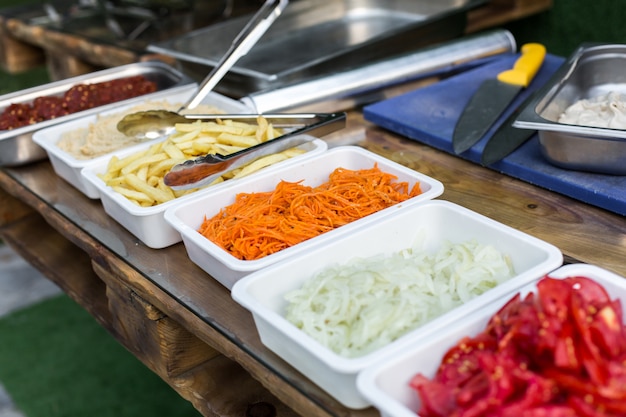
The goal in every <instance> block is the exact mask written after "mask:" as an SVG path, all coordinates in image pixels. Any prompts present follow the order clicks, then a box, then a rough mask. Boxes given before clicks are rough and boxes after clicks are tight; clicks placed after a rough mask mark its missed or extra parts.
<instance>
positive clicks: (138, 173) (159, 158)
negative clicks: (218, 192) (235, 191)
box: [99, 116, 304, 207]
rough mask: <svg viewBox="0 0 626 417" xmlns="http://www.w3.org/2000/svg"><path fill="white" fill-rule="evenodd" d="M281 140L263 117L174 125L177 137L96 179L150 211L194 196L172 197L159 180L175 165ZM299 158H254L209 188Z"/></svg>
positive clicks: (112, 165) (115, 163)
mask: <svg viewBox="0 0 626 417" xmlns="http://www.w3.org/2000/svg"><path fill="white" fill-rule="evenodd" d="M281 134H282V131H281V130H280V129H275V128H274V127H273V126H272V124H271V123H268V121H267V119H265V118H264V117H262V116H259V117H258V118H257V125H254V124H249V123H242V122H238V121H233V120H220V119H218V120H216V121H210V122H202V121H198V122H194V123H185V124H178V125H176V132H175V133H174V134H172V135H171V136H170V137H168V138H167V139H166V140H165V141H163V142H159V143H155V144H153V145H152V146H150V147H149V148H147V149H145V150H143V151H139V152H136V153H133V154H131V155H128V156H126V157H124V158H118V157H116V156H113V157H112V158H111V160H110V161H109V164H108V166H107V170H106V172H104V173H102V174H99V177H100V178H101V179H102V180H103V181H104V182H105V183H106V184H107V185H108V186H110V187H111V188H112V189H113V190H114V191H116V192H118V193H120V194H121V195H123V196H124V197H126V198H127V199H129V200H130V201H132V202H133V203H135V204H137V205H139V206H142V207H151V206H155V205H158V204H162V203H165V202H167V201H170V200H173V199H175V198H177V197H180V196H183V195H186V194H189V193H192V192H194V191H196V190H197V189H193V190H184V191H177V190H173V189H172V188H170V187H168V186H167V185H165V183H164V182H163V177H164V176H165V174H167V173H168V172H169V170H170V169H171V168H172V167H173V166H174V165H177V164H180V163H182V162H184V161H186V160H188V159H195V158H197V157H199V156H201V155H206V154H222V155H228V154H231V153H233V152H238V151H240V150H242V149H245V148H248V147H250V146H254V145H257V144H259V143H262V142H266V141H268V140H270V139H274V138H276V137H278V136H280V135H281ZM303 152H304V151H302V150H299V149H295V148H294V149H288V150H286V151H283V152H280V153H276V154H272V155H268V156H265V157H262V158H259V159H257V160H256V161H253V162H251V163H250V164H248V165H246V166H244V167H241V168H239V169H236V170H233V171H231V172H228V173H225V174H224V175H222V176H221V177H220V178H218V179H216V180H215V181H214V182H213V183H211V184H209V186H211V185H214V184H217V183H220V182H223V181H226V180H229V179H234V178H241V177H244V176H246V175H250V174H251V173H253V172H256V171H258V170H260V169H262V168H264V167H267V166H269V165H272V164H275V163H277V162H280V161H283V160H285V159H288V158H291V157H293V156H296V155H299V154H301V153H303Z"/></svg>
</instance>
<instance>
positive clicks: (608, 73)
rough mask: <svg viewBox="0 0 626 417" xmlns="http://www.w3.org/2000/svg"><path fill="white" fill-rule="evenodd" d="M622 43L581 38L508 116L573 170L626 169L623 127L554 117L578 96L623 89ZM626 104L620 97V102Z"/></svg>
mask: <svg viewBox="0 0 626 417" xmlns="http://www.w3.org/2000/svg"><path fill="white" fill-rule="evenodd" d="M625 65H626V45H620V44H599V43H584V44H582V45H581V46H579V47H578V48H577V49H576V51H574V53H573V54H572V55H571V56H570V57H569V58H568V60H567V61H566V62H565V63H564V64H563V65H562V66H561V68H560V69H559V70H558V71H557V72H556V73H555V74H554V76H553V77H552V78H551V79H550V81H548V83H546V85H545V86H544V87H543V88H542V89H541V90H539V91H537V93H536V94H535V95H534V97H533V99H532V100H531V101H530V102H529V103H528V105H526V106H525V107H524V109H523V110H522V112H521V113H520V115H519V116H518V117H517V119H516V121H515V122H514V124H513V125H514V126H515V127H518V128H523V129H535V130H537V131H538V133H539V143H540V149H541V152H542V154H543V156H544V157H545V158H546V159H547V160H548V161H549V162H550V163H552V164H553V165H556V166H559V167H561V168H566V169H573V170H579V171H590V172H597V173H604V174H614V175H626V129H613V128H605V127H593V126H582V125H577V124H566V123H561V122H559V119H560V116H561V115H562V114H563V113H564V112H565V110H567V109H568V108H569V107H570V106H571V105H574V104H575V103H577V102H578V101H580V100H585V99H593V98H597V97H601V96H603V95H606V94H608V93H620V94H624V95H626V72H624V66H625ZM625 104H626V103H625Z"/></svg>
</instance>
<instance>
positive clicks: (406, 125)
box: [363, 54, 626, 215]
mask: <svg viewBox="0 0 626 417" xmlns="http://www.w3.org/2000/svg"><path fill="white" fill-rule="evenodd" d="M518 57H519V55H517V54H505V55H503V56H502V57H501V58H498V59H496V60H493V61H491V62H489V63H487V64H484V65H482V66H480V67H478V68H474V69H471V70H469V71H466V72H464V73H461V74H459V75H455V76H453V77H450V78H448V79H445V80H442V81H440V82H437V83H434V84H431V85H429V86H426V87H423V88H420V89H418V90H415V91H412V92H410V93H406V94H403V95H400V96H397V97H394V98H391V99H387V100H384V101H380V102H378V103H374V104H371V105H369V106H366V107H365V108H364V109H363V114H364V117H365V119H366V120H369V121H370V122H372V123H374V124H377V125H378V126H381V127H383V128H385V129H388V130H391V131H393V132H395V133H397V134H400V135H402V136H405V137H407V138H410V139H413V140H416V141H419V142H422V143H425V144H427V145H430V146H432V147H434V148H437V149H440V150H443V151H445V152H448V153H451V154H454V151H453V149H452V133H453V131H454V126H455V125H456V122H457V120H458V119H459V117H460V115H461V113H462V111H463V109H464V108H465V105H466V104H467V103H468V102H469V100H470V98H471V97H472V95H473V94H474V93H475V92H476V90H477V89H478V87H479V86H480V84H481V82H482V81H484V80H486V79H489V78H494V77H495V76H496V75H497V74H498V73H499V72H500V71H503V70H505V69H507V68H510V67H511V66H512V65H513V63H514V61H515V59H517V58H518ZM563 62H564V59H563V58H561V57H557V56H554V55H551V54H547V55H546V60H545V61H544V63H543V65H542V67H541V69H540V70H539V72H538V73H537V75H536V77H535V79H534V80H533V82H532V83H531V85H530V86H529V87H528V88H527V89H526V90H523V91H522V92H521V93H520V94H519V96H518V97H517V98H516V99H515V101H514V102H513V103H512V105H511V106H509V108H508V109H507V111H506V112H505V113H504V114H503V115H502V117H500V119H499V120H498V121H497V122H496V123H495V124H494V126H492V128H491V129H490V130H489V131H488V132H487V133H486V134H485V136H484V137H483V138H482V139H481V140H480V141H479V142H478V143H477V144H476V145H474V146H473V147H472V148H471V149H469V150H468V151H466V152H464V153H463V154H461V155H459V157H460V158H464V159H467V160H469V161H472V162H475V163H477V164H480V157H481V154H482V151H483V149H484V147H485V144H486V143H487V140H488V139H489V138H490V137H491V136H492V135H493V134H494V132H495V131H496V130H497V128H498V127H499V126H500V125H501V124H502V123H503V122H504V120H506V118H507V117H508V116H509V114H510V113H512V112H513V110H514V109H515V108H516V107H518V106H519V105H520V104H521V103H522V102H523V100H524V99H525V98H526V97H527V96H528V95H530V94H531V93H532V92H533V91H535V90H537V89H538V88H540V87H541V86H543V85H544V84H545V83H546V82H547V81H548V80H549V79H550V77H551V76H552V75H553V74H554V72H555V71H556V70H557V69H558V68H559V67H560V66H561V64H562V63H563ZM490 168H492V169H494V170H498V171H500V172H502V173H503V174H506V175H509V176H511V177H515V178H518V179H521V180H523V181H526V182H529V183H531V184H534V185H537V186H540V187H543V188H546V189H548V190H551V191H554V192H558V193H561V194H564V195H567V196H570V197H572V198H575V199H577V200H580V201H584V202H585V203H588V204H591V205H594V206H597V207H601V208H603V209H606V210H609V211H612V212H614V213H618V214H621V215H626V176H612V175H604V174H595V173H587V172H580V171H572V170H566V169H562V168H559V167H556V166H554V165H552V164H550V163H548V162H547V161H546V160H545V159H544V158H543V156H542V155H541V151H540V149H539V140H538V137H537V135H536V134H535V135H534V136H533V137H532V138H531V139H530V140H529V141H527V142H526V143H525V144H524V145H522V146H521V147H520V148H518V149H517V150H516V151H515V152H513V153H511V154H510V155H509V156H507V157H506V158H504V159H503V160H501V161H499V162H497V163H495V164H493V165H491V166H490Z"/></svg>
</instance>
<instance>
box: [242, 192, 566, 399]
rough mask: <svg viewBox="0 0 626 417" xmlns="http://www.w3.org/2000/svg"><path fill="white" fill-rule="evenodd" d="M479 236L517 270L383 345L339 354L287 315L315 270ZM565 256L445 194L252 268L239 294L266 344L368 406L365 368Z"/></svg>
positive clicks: (338, 393)
mask: <svg viewBox="0 0 626 417" xmlns="http://www.w3.org/2000/svg"><path fill="white" fill-rule="evenodd" d="M472 239H475V240H476V241H477V242H480V243H485V244H493V245H494V246H496V247H497V248H498V250H500V251H501V252H503V253H505V254H507V255H509V256H510V258H511V261H512V264H513V267H514V270H515V273H516V275H515V276H514V277H512V278H510V279H509V280H508V281H505V282H503V283H501V284H500V285H498V286H496V287H495V288H493V289H491V290H489V291H487V292H485V293H483V294H482V295H480V296H478V297H476V298H474V299H473V300H471V301H469V302H467V303H466V304H464V305H462V306H461V307H458V308H456V309H454V310H452V311H450V312H448V313H446V314H444V315H442V316H440V317H439V318H436V319H434V320H432V321H430V322H429V323H426V324H424V325H422V326H421V327H419V328H417V329H415V330H414V331H412V332H409V333H407V334H405V335H404V336H402V337H400V338H399V339H397V340H395V341H394V342H392V343H390V344H388V345H387V346H385V347H383V348H381V349H378V350H377V351H374V352H372V353H369V354H367V355H364V356H361V357H357V358H346V357H343V356H340V355H338V354H336V353H334V352H333V351H332V350H330V349H328V348H326V347H324V346H323V345H322V344H320V343H318V342H316V341H315V340H314V339H313V338H311V337H309V336H308V335H306V334H305V333H304V332H303V331H301V330H299V329H298V328H296V327H295V326H294V325H292V324H291V323H289V322H288V321H287V320H286V319H285V318H284V314H285V313H284V309H285V307H286V305H287V303H286V301H285V300H284V295H285V294H286V293H287V292H289V291H291V290H294V289H297V288H300V287H301V286H302V284H303V282H305V280H307V279H309V278H311V277H312V276H313V275H314V274H315V272H316V271H319V270H320V269H322V268H325V267H327V266H329V265H333V264H342V263H345V262H347V261H348V260H350V259H352V258H356V257H368V256H373V255H376V254H385V253H387V254H389V253H393V252H398V251H400V250H402V249H406V248H410V247H412V246H413V245H414V244H415V243H416V241H417V242H427V244H426V248H425V249H426V250H429V251H433V252H434V251H436V250H437V249H438V248H439V247H441V246H442V245H443V243H444V242H446V241H449V242H452V243H461V242H465V241H467V240H472ZM562 259H563V258H562V254H561V252H560V251H559V250H558V249H557V248H555V247H554V246H552V245H550V244H548V243H546V242H543V241H541V240H539V239H536V238H534V237H532V236H529V235H527V234H525V233H522V232H520V231H518V230H515V229H512V228H510V227H508V226H505V225H503V224H501V223H498V222H495V221H493V220H491V219H489V218H486V217H484V216H482V215H479V214H477V213H475V212H472V211H470V210H468V209H465V208H463V207H461V206H458V205H455V204H452V203H449V202H446V201H438V200H433V201H424V202H422V203H421V204H415V205H413V206H408V207H403V208H401V209H399V210H397V211H395V212H394V213H393V214H391V215H388V216H386V217H384V218H379V219H377V221H376V222H375V223H369V224H367V225H363V226H361V227H359V228H358V229H353V230H352V231H351V233H346V234H343V235H342V236H341V237H337V238H335V239H334V240H327V241H325V242H324V245H323V246H322V245H317V246H316V247H315V248H307V250H306V251H304V250H303V251H300V252H298V254H297V255H296V254H295V253H294V254H291V255H290V257H289V258H288V259H287V260H285V261H283V262H280V263H277V264H275V265H272V266H270V267H268V268H266V269H263V270H260V271H258V272H255V273H253V274H250V275H248V276H247V277H245V278H243V279H241V280H240V281H238V282H237V283H236V284H235V285H234V287H233V289H232V297H233V299H234V300H235V301H237V302H238V303H240V304H241V305H243V306H244V307H246V308H247V309H248V310H250V311H251V312H252V314H253V317H254V320H255V323H256V326H257V329H258V332H259V335H260V337H261V341H262V342H263V344H264V345H266V346H267V347H268V348H270V349H271V350H272V351H274V352H276V353H277V354H278V355H280V356H281V357H282V358H283V359H285V360H286V361H287V362H289V363H290V364H291V365H292V366H294V367H295V368H296V369H298V370H299V371H301V372H302V373H303V374H304V375H306V376H307V377H309V378H310V379H311V380H312V381H313V382H315V383H316V384H318V385H319V386H320V387H321V388H323V389H324V390H326V391H327V392H328V393H329V394H330V395H332V396H333V397H335V398H336V399H337V400H338V401H340V402H341V403H343V404H344V405H346V406H347V407H350V408H364V407H367V406H369V405H370V404H371V403H372V399H371V398H366V397H364V396H363V395H362V394H361V393H360V392H359V391H358V389H357V385H356V378H357V374H358V373H359V372H360V371H362V370H363V369H365V368H367V367H369V366H372V365H374V364H375V363H378V362H380V361H382V360H383V359H384V358H389V357H390V356H391V357H393V356H394V355H395V354H397V353H398V352H401V351H402V349H403V348H405V347H406V346H410V345H416V344H417V345H419V343H421V342H422V341H425V340H430V339H429V338H431V337H438V336H434V334H435V333H437V334H439V332H441V331H444V329H446V328H448V327H449V326H454V323H456V322H458V321H460V320H463V317H465V316H466V315H467V314H469V313H471V312H472V311H475V310H478V309H480V308H482V306H483V305H485V304H486V303H487V302H489V301H490V300H493V299H496V298H498V297H501V296H505V295H508V294H510V293H512V292H514V291H516V290H517V289H518V288H520V287H522V286H524V285H525V284H527V283H528V282H531V281H533V280H535V279H536V278H537V277H539V276H541V275H543V274H545V273H547V272H549V271H551V270H553V269H555V268H557V267H559V266H560V265H561V264H562ZM440 350H441V349H440Z"/></svg>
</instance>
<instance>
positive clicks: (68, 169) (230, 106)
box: [33, 84, 250, 199]
mask: <svg viewBox="0 0 626 417" xmlns="http://www.w3.org/2000/svg"><path fill="white" fill-rule="evenodd" d="M196 89H197V85H194V84H190V85H186V86H184V87H178V88H175V89H170V90H167V91H160V92H158V93H152V94H150V95H146V96H142V97H140V98H137V99H134V100H129V101H126V102H125V104H124V105H123V106H119V107H116V108H113V109H110V110H108V111H106V112H102V113H100V115H101V116H106V115H111V114H117V113H121V112H124V111H125V110H127V109H129V108H132V107H135V106H137V105H138V104H141V103H144V102H147V101H161V100H167V101H168V102H170V103H184V102H186V101H187V100H188V99H189V98H190V97H191V95H192V94H193V93H194V92H195V91H196ZM203 104H209V105H213V106H215V107H217V108H219V109H222V110H223V111H224V112H227V113H247V112H250V109H249V108H248V107H246V106H244V105H243V104H242V103H241V102H239V101H236V100H232V99H230V98H228V97H225V96H222V95H221V94H217V93H210V94H209V95H208V96H207V97H206V98H205V99H204V101H203ZM97 117H98V116H97V115H96V114H91V115H89V116H85V117H81V118H78V119H74V120H71V121H68V122H65V123H61V124H58V125H55V126H52V127H49V128H46V129H42V130H39V131H37V132H35V134H34V135H33V141H35V143H37V144H38V145H39V146H41V147H42V148H43V149H44V150H45V151H46V153H47V154H48V158H49V159H50V163H51V164H52V168H53V169H54V171H55V172H56V173H57V175H58V176H60V177H61V178H63V179H64V180H65V181H67V182H69V183H70V184H72V185H73V186H74V187H75V188H77V189H78V190H79V191H80V192H82V193H83V194H85V195H86V196H87V197H89V198H93V199H97V198H100V193H99V191H98V189H97V188H96V187H94V186H93V185H92V184H91V183H90V182H89V181H87V180H86V179H85V178H84V177H83V176H82V175H81V173H80V172H81V170H82V169H83V168H85V167H87V166H89V165H92V164H101V163H102V161H108V160H109V159H110V158H111V155H113V154H115V153H116V152H119V150H118V151H115V152H111V153H108V154H106V155H102V156H98V157H96V158H92V159H78V158H76V157H74V156H72V155H71V154H69V153H67V152H65V151H63V150H62V149H60V148H59V147H58V146H57V143H58V142H59V140H61V137H62V136H63V135H64V134H65V133H67V132H71V131H74V130H77V129H81V128H86V127H88V126H89V125H90V124H91V123H94V122H96V120H97ZM159 140H162V139H155V140H152V141H150V142H156V141H159ZM144 146H145V142H144V143H141V144H135V145H131V146H129V147H127V148H125V150H128V149H130V150H138V149H141V148H143V147H144Z"/></svg>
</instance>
